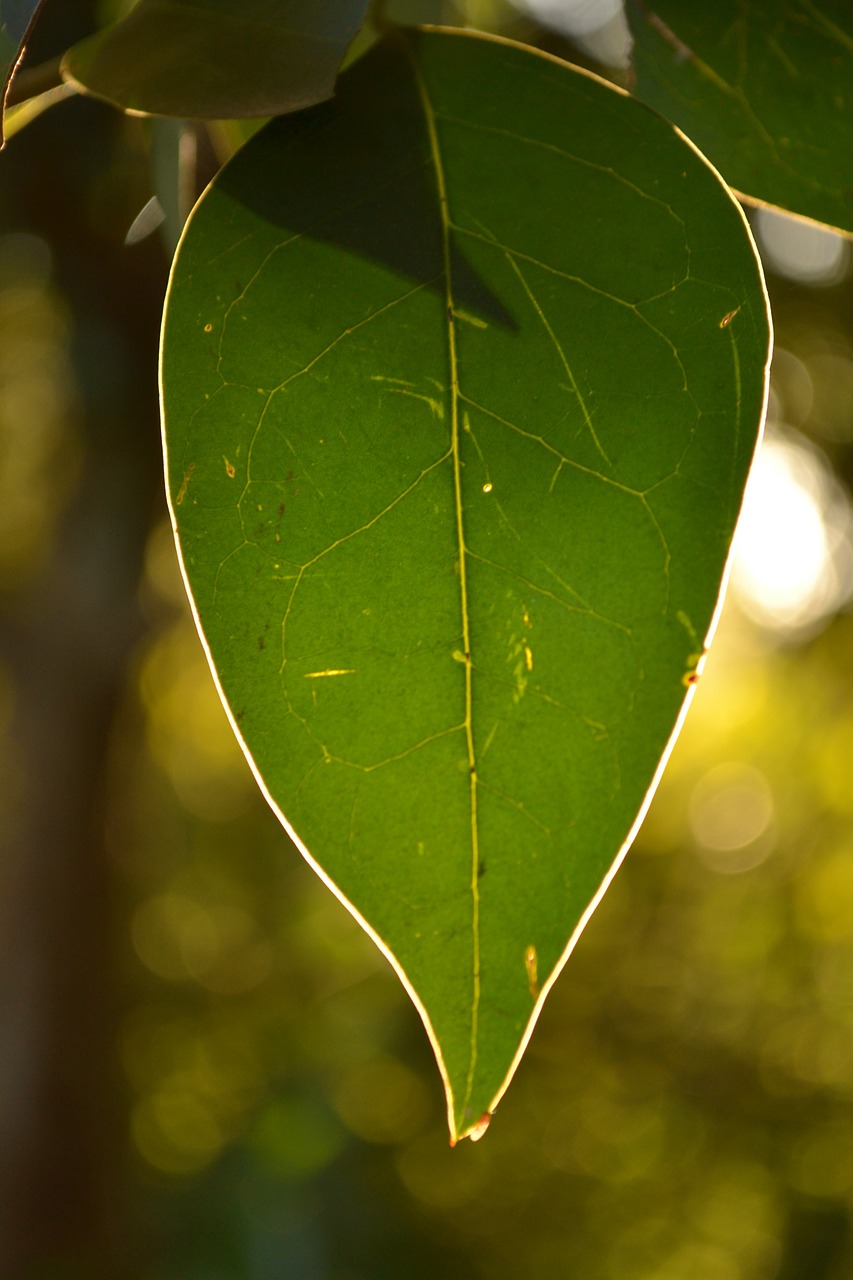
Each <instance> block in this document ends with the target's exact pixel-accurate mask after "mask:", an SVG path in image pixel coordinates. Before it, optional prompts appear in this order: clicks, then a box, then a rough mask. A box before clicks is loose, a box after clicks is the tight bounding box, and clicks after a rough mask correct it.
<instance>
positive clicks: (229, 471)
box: [222, 454, 237, 480]
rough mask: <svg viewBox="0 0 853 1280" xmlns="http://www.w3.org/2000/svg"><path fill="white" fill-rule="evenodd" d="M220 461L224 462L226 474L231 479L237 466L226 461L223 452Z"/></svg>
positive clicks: (235, 472)
mask: <svg viewBox="0 0 853 1280" xmlns="http://www.w3.org/2000/svg"><path fill="white" fill-rule="evenodd" d="M222 461H223V462H224V463H225V473H226V475H227V476H228V479H229V480H233V479H234V477H235V476H236V474H237V468H236V467H235V466H234V463H233V462H229V461H228V459H227V458H226V457H225V455H224V454H223V455H222Z"/></svg>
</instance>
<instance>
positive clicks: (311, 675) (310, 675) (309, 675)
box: [303, 667, 355, 680]
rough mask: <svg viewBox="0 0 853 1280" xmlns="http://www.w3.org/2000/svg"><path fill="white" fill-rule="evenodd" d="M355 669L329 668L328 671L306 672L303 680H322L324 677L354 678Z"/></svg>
mask: <svg viewBox="0 0 853 1280" xmlns="http://www.w3.org/2000/svg"><path fill="white" fill-rule="evenodd" d="M354 675H355V667H338V668H337V669H335V668H330V669H329V670H328V671H306V672H305V675H304V677H303V678H304V679H305V680H322V679H323V677H324V676H354Z"/></svg>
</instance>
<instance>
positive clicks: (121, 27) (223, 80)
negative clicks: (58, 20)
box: [62, 0, 367, 119]
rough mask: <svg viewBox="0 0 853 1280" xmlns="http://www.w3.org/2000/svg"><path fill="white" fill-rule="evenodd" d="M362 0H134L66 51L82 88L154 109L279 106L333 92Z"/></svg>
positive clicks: (235, 114) (223, 112)
mask: <svg viewBox="0 0 853 1280" xmlns="http://www.w3.org/2000/svg"><path fill="white" fill-rule="evenodd" d="M366 8H367V0H240V3H239V4H235V3H234V0H139V3H138V4H137V5H136V7H135V8H134V9H133V10H131V12H130V13H129V14H128V16H127V17H126V18H124V19H123V21H121V22H117V23H116V24H115V25H114V26H112V27H108V28H107V29H106V30H104V31H101V32H99V33H98V34H97V35H94V36H90V37H89V38H88V39H86V40H83V41H81V42H80V44H77V45H75V46H74V48H73V49H70V50H69V51H68V53H67V54H66V55H65V57H64V59H63V63H62V72H63V75H64V76H65V78H66V79H67V80H70V81H71V82H72V83H74V84H76V85H77V86H78V87H79V88H80V89H82V90H83V91H84V92H86V93H90V94H93V95H94V96H95V97H98V98H105V99H106V100H107V101H108V102H112V103H114V104H115V105H116V106H119V107H123V108H124V109H125V110H134V111H144V112H149V113H150V114H152V115H167V116H185V117H201V118H206V119H230V118H240V117H251V116H269V115H278V114H280V113H283V112H287V111H296V110H299V109H300V108H302V107H307V106H312V105H313V104H314V103H316V102H322V101H323V100H324V99H325V98H329V97H331V95H332V92H333V90H334V85H335V76H336V74H337V71H338V67H339V66H340V64H341V60H342V58H343V56H344V54H345V53H346V49H347V45H348V44H349V42H350V40H352V38H353V36H354V35H355V33H356V32H357V31H358V28H359V27H360V26H361V23H362V21H363V20H364V14H365V10H366Z"/></svg>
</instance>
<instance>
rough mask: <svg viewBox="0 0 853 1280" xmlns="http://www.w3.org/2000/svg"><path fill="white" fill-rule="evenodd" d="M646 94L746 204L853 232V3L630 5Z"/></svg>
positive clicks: (641, 93) (639, 80)
mask: <svg viewBox="0 0 853 1280" xmlns="http://www.w3.org/2000/svg"><path fill="white" fill-rule="evenodd" d="M628 13H629V19H630V23H631V30H632V33H633V36H634V53H633V62H634V71H635V76H636V79H635V83H634V86H633V89H634V92H635V93H636V94H637V96H638V97H640V98H642V99H643V101H644V102H647V103H649V105H650V106H652V107H654V108H655V110H656V111H660V112H661V114H662V115H665V116H666V117H667V119H669V120H673V121H674V122H675V123H676V124H677V125H679V126H680V128H682V129H683V130H684V131H685V133H687V134H688V135H689V137H691V138H692V139H693V141H694V142H695V143H696V144H697V146H699V147H701V148H702V150H703V151H704V152H705V154H706V155H707V156H708V158H709V159H710V160H711V161H713V163H714V164H715V165H716V166H717V167H718V169H719V170H720V172H721V173H722V175H723V177H724V178H725V179H726V181H727V182H728V183H730V185H731V186H733V187H734V188H735V189H736V190H737V191H740V192H742V193H743V194H744V195H746V196H751V197H753V198H754V199H757V200H760V201H764V202H766V203H769V204H774V205H779V206H780V207H781V208H783V209H790V210H791V211H792V212H794V213H799V214H803V215H805V216H806V217H809V218H814V219H815V220H816V221H818V222H825V223H828V224H829V225H830V226H833V227H837V228H839V229H841V230H845V231H853V180H851V175H850V156H851V154H853V114H852V112H853V8H851V6H850V5H849V4H848V3H847V2H846V0H751V2H750V3H749V4H743V3H741V2H740V0H721V2H720V3H718V4H714V5H698V4H695V3H693V2H692V0H660V3H658V2H657V0H655V3H654V4H651V5H646V4H645V3H644V2H641V0H631V3H629V5H628Z"/></svg>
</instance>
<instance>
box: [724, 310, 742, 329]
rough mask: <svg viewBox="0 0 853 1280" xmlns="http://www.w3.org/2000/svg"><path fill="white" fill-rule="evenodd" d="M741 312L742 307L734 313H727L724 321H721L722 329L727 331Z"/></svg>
mask: <svg viewBox="0 0 853 1280" xmlns="http://www.w3.org/2000/svg"><path fill="white" fill-rule="evenodd" d="M739 311H740V307H735V309H734V311H728V312H726V314H725V315H724V316H723V318H722V320H721V321H720V328H721V329H727V328H728V326H729V325H730V324H731V322H732V321H733V320H734V318H735V316H736V315H737V313H738V312H739Z"/></svg>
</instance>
